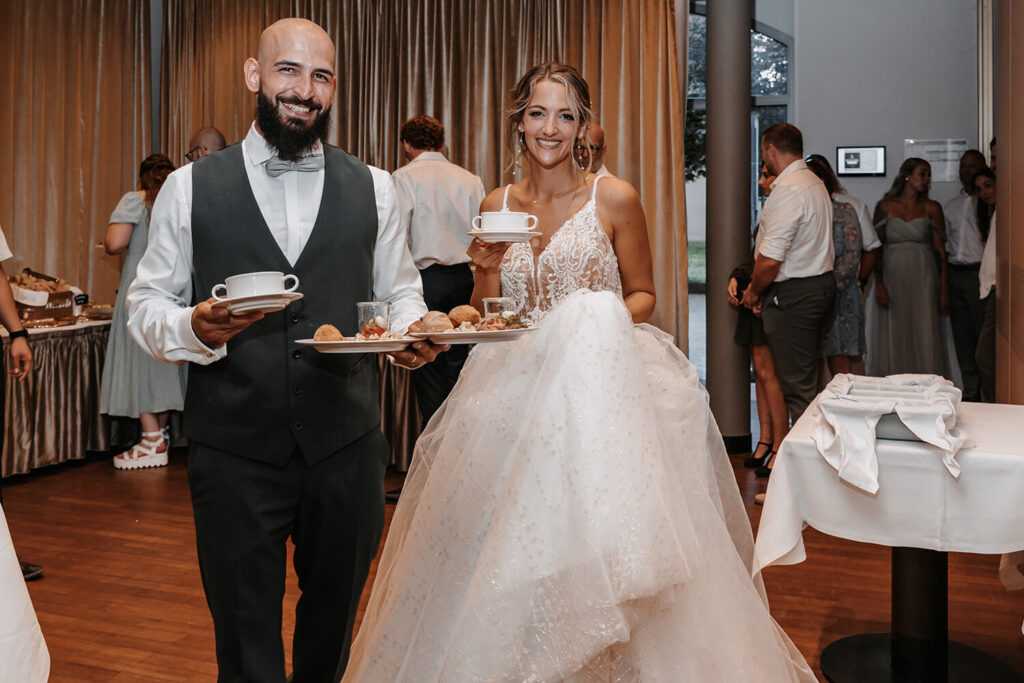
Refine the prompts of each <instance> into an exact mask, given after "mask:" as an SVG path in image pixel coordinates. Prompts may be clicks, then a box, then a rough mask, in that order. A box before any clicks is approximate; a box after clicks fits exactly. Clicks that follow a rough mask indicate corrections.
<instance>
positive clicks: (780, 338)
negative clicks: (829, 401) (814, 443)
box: [761, 272, 836, 424]
mask: <svg viewBox="0 0 1024 683" xmlns="http://www.w3.org/2000/svg"><path fill="white" fill-rule="evenodd" d="M835 292H836V281H835V277H834V276H833V275H832V273H831V272H829V273H824V274H822V275H817V276H814V277H804V278H793V279H791V280H785V281H783V282H776V283H774V284H772V285H771V286H770V287H768V289H766V290H765V293H764V297H763V301H764V310H763V312H762V313H761V320H762V321H763V322H764V333H765V336H766V337H768V348H769V349H770V350H771V353H772V362H774V363H775V374H776V375H777V376H778V378H779V385H780V386H781V387H782V394H783V396H784V397H785V399H786V407H787V408H789V417H790V419H791V420H792V421H793V423H794V424H795V423H796V421H797V420H799V419H800V416H801V415H803V413H804V410H805V409H806V408H807V406H808V404H809V403H810V402H811V401H813V400H814V397H815V396H816V395H817V394H818V358H819V356H820V355H821V354H820V351H821V342H822V337H823V335H824V333H825V331H826V330H827V329H828V327H829V325H830V324H831V318H832V315H834V311H833V305H834V303H835Z"/></svg>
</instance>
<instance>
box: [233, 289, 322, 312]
mask: <svg viewBox="0 0 1024 683" xmlns="http://www.w3.org/2000/svg"><path fill="white" fill-rule="evenodd" d="M301 298H302V292H282V293H280V294H257V295H256V296H236V297H233V298H227V299H221V300H220V301H218V302H216V303H215V304H213V306H214V308H227V309H228V310H229V311H230V312H232V313H248V312H250V311H263V312H264V313H273V312H274V311H280V310H281V309H282V308H284V307H285V306H287V305H288V304H290V303H291V302H293V301H298V300H299V299H301Z"/></svg>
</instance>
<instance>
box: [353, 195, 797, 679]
mask: <svg viewBox="0 0 1024 683" xmlns="http://www.w3.org/2000/svg"><path fill="white" fill-rule="evenodd" d="M595 194H596V182H595V188H594V191H593V192H592V195H591V198H590V201H588V202H587V204H586V205H585V206H584V207H583V208H582V209H581V210H580V211H579V212H578V213H576V214H575V215H574V216H573V217H572V218H570V219H569V220H568V221H566V222H565V224H564V225H563V226H561V228H560V229H559V230H558V231H557V232H556V233H555V234H554V235H553V237H552V239H551V241H550V243H549V244H548V246H547V247H546V248H545V250H544V251H543V252H542V253H541V254H540V256H539V257H538V258H537V259H536V262H535V260H534V255H533V251H532V248H531V247H530V246H529V244H514V245H512V246H510V247H509V249H508V251H507V252H506V254H505V257H504V260H503V262H502V266H501V285H502V293H503V294H504V295H507V296H511V297H513V298H514V300H515V301H516V302H517V304H518V305H519V306H520V310H521V311H523V312H524V313H526V314H527V315H528V316H529V317H530V318H531V319H532V320H533V321H534V322H535V323H536V324H537V325H538V327H539V329H537V330H536V331H533V332H530V333H527V334H525V335H523V336H522V337H520V338H519V339H517V340H516V341H514V342H508V343H499V344H480V345H478V346H476V347H475V348H474V349H473V351H472V353H470V356H469V360H468V361H467V363H466V365H465V367H464V369H463V371H462V375H461V378H460V379H459V382H458V384H457V385H456V387H455V389H454V391H453V392H452V394H451V396H450V397H449V398H448V400H447V402H446V403H445V404H444V405H443V406H442V407H441V409H440V410H439V411H438V413H437V414H436V415H435V416H434V418H433V419H432V420H431V421H430V424H429V425H428V426H427V428H426V430H425V431H424V433H423V435H422V436H421V437H420V439H419V441H418V442H417V445H416V449H415V455H414V457H413V461H412V467H411V468H410V470H409V473H408V475H407V477H406V480H405V484H404V488H403V491H402V497H401V499H400V501H399V503H398V508H397V509H396V511H395V516H394V519H393V520H392V522H391V529H390V532H389V534H388V537H387V541H386V544H385V547H384V551H383V555H382V557H381V561H380V565H379V568H378V571H377V576H376V580H375V581H374V585H373V589H372V591H371V595H370V602H369V605H368V607H367V610H366V616H365V617H364V619H363V622H362V625H361V627H360V629H359V633H358V635H357V637H356V639H355V642H354V643H353V647H352V654H351V658H350V661H349V667H348V671H347V673H346V675H345V678H344V681H360V682H368V681H381V682H387V683H393V682H396V681H407V682H410V683H411V682H413V681H415V682H416V683H423V682H427V681H445V682H449V681H450V682H460V683H461V682H464V681H465V682H476V681H517V682H518V681H537V682H541V681H544V682H548V681H551V682H553V681H578V682H592V681H593V682H596V681H602V682H604V681H624V682H625V681H630V682H633V681H658V682H668V683H677V682H683V681H693V682H700V683H710V682H713V681H729V682H730V683H734V682H736V681H803V680H811V681H813V680H814V676H813V674H812V673H811V672H810V669H809V668H808V667H807V664H806V663H805V662H804V660H803V657H801V655H800V653H799V652H798V651H797V650H796V648H795V647H794V646H793V644H792V642H791V641H790V640H789V638H788V637H787V636H786V635H785V633H783V632H782V630H781V629H780V628H779V627H778V625H777V624H776V623H775V621H774V620H773V619H772V617H771V615H770V614H769V612H768V606H767V601H766V599H765V595H764V590H763V586H762V584H761V582H760V577H759V576H758V577H756V578H754V579H752V578H751V576H750V567H751V557H752V550H753V541H752V538H751V531H750V523H749V520H748V519H747V516H746V513H745V510H744V508H743V505H742V502H741V500H740V496H739V491H738V489H737V487H736V480H735V476H734V474H733V471H732V469H731V467H730V465H729V461H728V458H727V456H726V453H725V449H724V446H723V444H722V437H721V435H720V434H719V431H718V428H717V426H716V425H715V422H714V419H713V417H712V415H711V412H710V410H709V409H708V403H707V396H706V394H705V392H704V390H703V389H702V388H701V386H700V384H699V382H698V378H697V374H696V371H695V369H694V367H693V365H692V364H691V363H690V362H689V361H688V360H687V359H686V357H685V356H684V355H683V354H682V353H681V352H680V351H679V350H678V349H677V348H676V347H675V346H674V344H673V342H672V339H671V337H669V336H668V335H667V334H665V333H664V332H662V331H660V330H658V329H656V328H654V327H652V326H650V325H633V323H632V321H631V318H630V314H629V312H628V311H627V310H626V307H625V305H624V303H623V300H622V287H621V283H620V280H619V272H618V265H617V262H616V260H615V253H614V251H613V249H612V245H611V243H610V241H609V239H608V236H607V234H606V233H605V231H604V229H603V228H602V227H601V225H600V222H599V220H598V217H597V213H596V204H595V199H594V195H595ZM507 195H508V191H507V190H506V201H507Z"/></svg>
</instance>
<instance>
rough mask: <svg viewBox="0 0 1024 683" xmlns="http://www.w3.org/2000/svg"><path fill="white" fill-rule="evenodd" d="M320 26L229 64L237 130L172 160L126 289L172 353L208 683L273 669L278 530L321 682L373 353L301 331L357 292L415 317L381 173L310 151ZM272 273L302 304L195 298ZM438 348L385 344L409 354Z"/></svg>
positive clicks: (272, 32)
mask: <svg viewBox="0 0 1024 683" xmlns="http://www.w3.org/2000/svg"><path fill="white" fill-rule="evenodd" d="M335 59H336V53H335V48H334V43H333V42H332V41H331V39H330V37H329V36H328V35H327V33H326V32H324V31H323V29H321V28H320V27H319V26H317V25H316V24H314V23H312V22H310V21H307V20H305V19H283V20H281V21H278V22H276V23H274V24H273V25H271V26H270V27H269V28H267V29H266V30H265V31H264V32H263V34H262V35H261V36H260V42H259V49H258V55H257V57H250V58H249V59H247V60H246V62H245V64H244V67H243V72H244V81H245V85H246V87H247V88H248V89H249V90H250V91H251V92H253V93H255V94H256V95H257V111H256V120H255V122H254V124H253V126H252V127H251V128H250V130H249V133H248V134H247V135H246V137H245V139H244V140H243V141H242V142H241V143H240V144H236V145H231V146H229V147H227V148H225V149H224V150H221V151H219V152H215V153H213V154H210V155H209V156H206V157H204V158H202V159H199V160H198V161H196V162H195V163H192V164H188V165H186V166H183V167H182V168H180V169H178V170H177V171H176V172H174V173H173V174H171V176H170V177H168V179H167V181H166V183H165V184H164V187H163V190H162V191H161V192H160V195H159V197H158V199H157V201H156V203H155V205H154V207H153V212H152V218H151V221H150V239H149V246H148V248H147V250H146V253H145V255H144V256H143V258H142V260H141V262H140V263H139V267H138V274H137V277H136V280H135V282H134V283H132V286H131V288H130V289H129V293H128V297H127V298H128V307H129V320H128V327H129V331H130V333H131V335H132V337H133V338H134V339H135V340H136V341H137V342H138V343H139V344H141V345H142V346H143V347H144V348H146V349H147V351H149V353H151V354H152V355H153V356H155V357H156V358H159V359H162V360H166V361H170V362H175V363H183V362H188V363H189V376H188V391H187V395H186V399H185V434H186V436H187V437H188V438H189V442H190V451H189V463H188V469H189V486H190V490H191V493H192V506H193V513H194V516H195V523H196V544H197V549H198V554H199V564H200V570H201V575H202V579H203V588H204V590H205V592H206V597H207V602H208V604H209V607H210V612H211V614H212V615H213V623H214V632H215V635H216V650H217V664H218V669H219V674H218V680H219V681H221V682H222V683H224V682H228V681H232V682H241V681H267V682H269V681H281V680H283V679H284V676H285V671H284V651H283V646H282V640H281V596H282V595H283V593H284V583H285V575H286V561H287V550H286V541H287V540H288V539H289V538H291V540H292V542H293V544H294V547H295V551H294V558H293V566H294V567H295V571H296V574H297V575H298V579H299V585H300V586H301V587H302V596H301V597H300V599H299V602H298V605H297V606H296V612H295V635H294V640H293V647H292V664H293V669H294V680H295V681H296V682H301V681H337V680H338V679H339V678H340V676H341V674H342V673H343V672H344V670H345V666H346V663H347V660H348V652H349V646H350V641H351V636H352V628H353V622H354V620H355V614H356V609H357V607H358V603H359V596H360V594H361V592H362V589H363V585H364V583H365V581H366V577H367V574H368V571H369V567H370V563H371V562H372V560H373V557H374V556H375V554H376V551H377V547H378V544H379V541H380V536H381V531H382V529H383V525H384V491H383V475H384V466H385V464H386V462H387V458H388V446H387V442H386V440H385V439H384V435H383V434H382V433H381V432H380V408H379V404H378V396H377V377H376V363H375V362H374V359H373V357H372V356H371V355H346V354H321V353H317V351H316V350H314V349H311V348H309V347H307V346H304V345H301V344H298V343H297V342H298V341H299V340H301V339H307V338H310V337H312V336H313V334H314V332H315V330H316V329H317V328H318V327H319V326H320V325H321V324H324V323H331V324H333V325H335V326H337V327H338V328H339V329H340V330H341V331H342V332H343V333H344V334H346V335H353V334H355V333H356V332H357V331H358V330H357V326H358V321H357V316H356V302H358V301H367V300H375V301H388V302H390V303H391V329H393V330H397V331H399V332H402V331H405V330H406V328H407V327H408V325H409V324H410V323H411V322H413V321H414V320H416V319H418V318H419V317H420V316H422V315H423V314H424V313H425V312H426V306H425V305H424V304H423V298H422V293H421V292H422V290H421V287H420V278H419V274H418V273H417V271H416V268H415V266H414V265H413V262H412V257H411V256H410V255H409V251H408V246H407V242H406V234H405V230H404V227H403V225H402V222H401V221H400V220H399V217H398V210H397V205H396V201H395V196H394V185H393V182H392V180H391V176H390V175H389V174H387V173H386V172H384V171H381V170H380V169H375V168H370V167H367V166H366V165H364V164H362V162H360V161H358V160H357V159H355V158H354V157H352V156H350V155H348V154H347V153H345V152H344V151H342V150H340V149H338V148H336V147H332V146H330V145H326V144H323V142H322V141H323V140H324V139H325V137H326V134H327V128H328V124H329V112H330V106H331V104H332V102H333V100H334V94H335V91H336V89H337V80H336V78H335V75H334V71H333V69H334V63H335ZM256 271H281V272H285V273H290V274H294V275H295V276H296V277H298V278H299V281H300V291H301V292H302V293H303V294H304V298H302V299H301V300H297V301H292V302H291V303H288V304H287V306H286V308H285V309H283V310H278V311H274V312H266V313H264V312H262V311H259V310H257V311H253V312H247V313H237V314H236V313H231V312H229V311H228V310H227V308H226V307H222V306H220V305H218V306H216V307H215V306H214V305H213V304H215V303H216V302H215V300H213V299H211V298H207V297H208V292H210V290H211V288H212V287H213V286H214V285H215V284H218V283H221V282H223V281H224V279H225V278H226V277H229V276H231V275H235V274H240V273H246V272H256ZM438 350H439V349H438V347H434V346H433V345H430V344H422V343H420V342H417V343H415V344H414V345H413V346H412V347H410V350H407V351H404V352H399V353H396V354H394V357H395V360H396V362H398V363H399V364H402V365H405V366H407V367H418V366H420V365H422V364H423V363H425V362H428V361H430V360H432V359H433V357H434V355H436V353H437V352H438Z"/></svg>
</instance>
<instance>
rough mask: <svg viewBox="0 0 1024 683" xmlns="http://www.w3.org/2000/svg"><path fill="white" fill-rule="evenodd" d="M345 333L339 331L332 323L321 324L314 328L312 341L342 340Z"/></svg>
mask: <svg viewBox="0 0 1024 683" xmlns="http://www.w3.org/2000/svg"><path fill="white" fill-rule="evenodd" d="M344 338H345V335H343V334H342V333H341V330H339V329H338V328H337V327H335V326H334V325H321V326H320V327H318V328H316V334H314V335H313V341H318V342H320V341H342V340H343V339H344Z"/></svg>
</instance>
